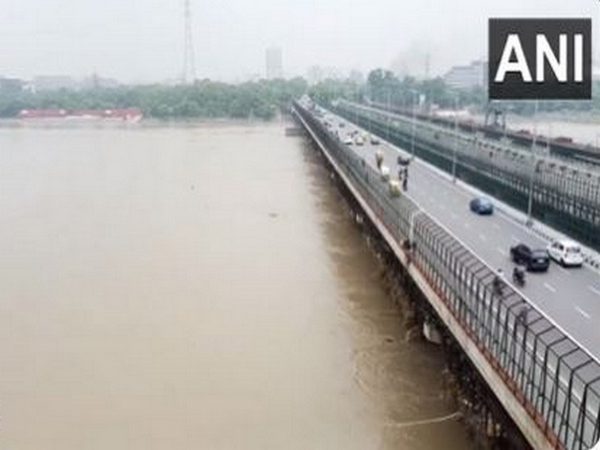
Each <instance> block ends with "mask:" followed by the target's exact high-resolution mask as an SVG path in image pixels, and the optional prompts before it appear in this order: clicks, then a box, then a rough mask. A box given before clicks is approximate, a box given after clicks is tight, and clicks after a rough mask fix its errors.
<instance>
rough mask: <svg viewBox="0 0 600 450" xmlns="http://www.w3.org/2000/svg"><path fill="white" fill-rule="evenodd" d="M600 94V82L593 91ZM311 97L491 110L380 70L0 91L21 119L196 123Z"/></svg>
mask: <svg viewBox="0 0 600 450" xmlns="http://www.w3.org/2000/svg"><path fill="white" fill-rule="evenodd" d="M593 90H594V92H600V82H595V83H594V85H593ZM305 93H308V94H309V95H311V96H312V97H313V99H314V100H315V101H317V102H318V103H321V104H325V105H327V104H329V103H330V102H331V101H333V100H334V99H336V98H345V99H348V100H353V101H366V100H367V99H368V100H370V101H373V102H379V103H382V104H388V105H390V106H395V107H405V108H411V107H412V106H413V105H414V104H415V102H417V101H419V98H421V99H424V105H423V106H424V107H425V108H428V107H431V106H433V105H437V106H438V107H440V108H447V109H451V108H454V107H455V105H456V103H457V102H458V104H459V105H460V107H461V108H471V109H472V110H474V111H483V110H484V109H485V108H486V106H487V105H488V100H487V94H486V91H485V89H484V88H477V89H471V90H457V89H453V88H451V87H450V86H448V85H446V84H445V83H444V81H443V79H442V78H439V77H438V78H433V79H429V80H417V79H415V78H412V77H404V78H402V79H400V78H398V77H397V76H396V75H394V74H393V73H392V72H390V71H388V70H383V69H376V70H373V71H371V72H370V73H369V75H368V77H367V81H366V82H365V83H360V82H357V81H353V80H350V79H346V80H337V79H336V80H334V79H328V80H324V81H322V82H320V83H317V84H315V85H313V86H310V87H309V86H308V83H307V82H306V81H305V80H304V79H303V78H294V79H291V80H269V81H267V80H261V81H257V82H247V83H242V84H227V83H220V82H215V81H210V80H202V81H197V82H196V83H194V84H193V85H179V86H166V85H158V84H157V85H146V86H121V87H116V88H95V89H84V90H66V89H62V90H56V91H40V92H38V93H32V92H29V91H27V90H22V89H21V88H20V86H18V87H14V86H11V87H6V86H4V87H3V86H2V85H0V117H15V116H16V115H17V114H18V112H19V111H20V110H22V109H36V108H61V109H95V108H101V109H114V108H132V107H137V108H140V109H141V110H142V111H143V113H144V115H146V116H147V117H155V118H160V119H169V118H175V119H191V118H239V119H247V118H256V119H264V120H268V119H271V118H273V117H274V116H275V115H276V114H277V110H278V108H280V107H285V106H286V105H288V104H289V102H290V101H291V100H292V99H296V98H299V97H301V96H302V95H303V94H305ZM499 107H500V108H503V109H506V110H508V111H511V112H513V113H517V114H533V110H534V102H532V101H513V102H508V101H505V102H502V103H501V104H500V105H499ZM539 111H540V112H544V111H545V112H566V113H570V112H574V111H578V112H582V113H583V114H588V113H594V112H598V113H600V97H595V98H594V99H593V100H591V101H540V102H539Z"/></svg>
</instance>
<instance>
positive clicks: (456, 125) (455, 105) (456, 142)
mask: <svg viewBox="0 0 600 450" xmlns="http://www.w3.org/2000/svg"><path fill="white" fill-rule="evenodd" d="M457 147H458V94H457V95H456V97H455V98H454V147H453V151H452V182H453V183H456V151H457V150H458V149H457Z"/></svg>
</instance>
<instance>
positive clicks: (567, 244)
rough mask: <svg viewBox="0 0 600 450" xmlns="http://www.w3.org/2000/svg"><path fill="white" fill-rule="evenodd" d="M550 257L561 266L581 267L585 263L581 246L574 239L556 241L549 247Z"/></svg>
mask: <svg viewBox="0 0 600 450" xmlns="http://www.w3.org/2000/svg"><path fill="white" fill-rule="evenodd" d="M547 250H548V255H550V258H552V259H553V260H555V261H556V262H557V263H559V264H560V265H561V266H575V267H580V266H581V265H582V264H583V255H582V253H581V247H580V246H579V244H578V243H577V242H573V241H556V242H553V243H552V244H550V245H549V246H548V248H547Z"/></svg>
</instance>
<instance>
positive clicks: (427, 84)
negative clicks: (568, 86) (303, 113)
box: [311, 69, 600, 115]
mask: <svg viewBox="0 0 600 450" xmlns="http://www.w3.org/2000/svg"><path fill="white" fill-rule="evenodd" d="M592 91H593V93H597V92H600V81H595V82H594V83H593V85H592ZM311 92H312V93H313V94H314V98H315V100H317V101H320V102H321V103H325V104H326V103H328V102H329V101H331V100H332V99H334V98H345V99H348V100H355V101H356V100H359V101H364V100H366V99H370V100H371V101H373V102H378V103H382V104H387V105H390V106H394V107H405V108H411V107H412V106H413V105H414V103H415V102H417V101H419V96H420V95H422V96H423V98H424V103H425V105H424V106H425V107H426V108H427V107H430V106H433V105H437V106H439V107H440V108H446V109H452V108H454V107H455V105H456V103H457V102H458V105H460V108H471V109H472V110H474V111H480V112H481V111H484V110H485V108H486V107H487V105H488V99H487V90H486V88H482V87H479V88H474V89H469V90H461V89H454V88H452V87H450V86H448V85H447V84H446V83H445V82H444V80H443V79H442V78H439V77H438V78H433V79H428V80H417V79H415V78H413V77H404V78H403V79H400V78H398V77H397V76H396V75H394V74H393V73H392V72H390V71H388V70H384V69H376V70H373V71H371V72H370V73H369V76H368V77H367V82H366V83H365V84H364V85H356V84H352V83H350V82H349V81H337V80H327V81H325V82H323V83H319V84H318V85H316V86H313V87H312V88H311ZM592 97H593V98H592V100H590V101H540V102H539V103H538V111H540V112H565V113H570V112H583V113H593V112H597V113H600V96H596V95H593V96H592ZM498 106H499V107H500V108H503V109H505V110H507V111H510V112H513V113H516V114H523V115H532V114H533V112H534V108H535V106H534V102H533V101H531V100H521V101H503V102H501V103H500V104H499V105H498Z"/></svg>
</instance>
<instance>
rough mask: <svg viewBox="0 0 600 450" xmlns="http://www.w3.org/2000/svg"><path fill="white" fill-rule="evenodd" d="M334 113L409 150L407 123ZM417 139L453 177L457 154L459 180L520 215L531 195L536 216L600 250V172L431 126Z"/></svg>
mask: <svg viewBox="0 0 600 450" xmlns="http://www.w3.org/2000/svg"><path fill="white" fill-rule="evenodd" d="M334 111H335V112H336V113H338V114H340V115H341V116H343V117H346V118H347V119H349V120H352V121H357V122H358V124H359V125H362V126H364V127H365V128H367V129H368V130H370V131H371V132H373V133H375V134H377V135H379V136H382V137H383V136H386V137H389V140H391V141H392V142H394V143H396V144H399V145H401V146H404V147H405V148H408V146H409V145H410V142H411V137H412V133H413V128H412V121H411V119H409V118H407V117H404V116H395V115H391V114H390V113H388V112H386V111H378V110H376V109H374V108H370V107H365V106H362V105H357V104H352V103H348V102H340V103H339V104H338V105H337V107H335V108H334ZM414 135H415V151H416V153H417V154H418V155H419V156H420V157H422V158H424V159H426V160H428V161H429V162H431V163H433V164H434V165H436V166H438V167H439V168H441V169H443V170H445V171H448V172H450V171H451V170H452V169H451V167H452V161H453V158H454V152H456V175H457V177H458V178H462V179H464V180H465V181H467V182H468V183H470V184H472V185H474V186H476V187H478V188H480V189H482V190H484V191H487V192H489V193H491V194H493V195H496V196H498V197H500V198H502V199H503V200H505V201H506V202H507V203H510V204H512V205H513V206H515V207H517V208H518V209H521V210H526V209H527V203H528V197H529V194H530V189H531V196H532V202H533V208H532V209H533V215H534V216H536V217H538V218H539V219H540V220H542V221H543V222H545V223H548V224H549V225H552V226H554V227H556V228H557V229H559V230H562V231H564V232H566V233H567V234H570V235H572V236H574V237H575V238H577V239H579V240H581V241H582V242H584V243H586V244H588V245H590V246H591V247H593V248H595V249H596V250H599V249H600V172H598V171H593V170H586V169H584V168H582V167H578V166H574V165H569V164H566V163H564V162H561V161H560V160H556V159H554V158H552V157H549V156H547V155H543V154H538V155H535V156H532V153H531V152H529V151H525V150H523V149H519V148H515V147H510V146H507V145H503V144H502V143H498V142H491V141H486V140H481V139H478V138H477V137H476V136H474V135H472V134H465V133H461V132H455V131H454V130H452V129H449V128H446V127H442V126H439V125H435V124H431V123H425V122H417V124H416V126H415V127H414ZM532 177H533V180H532Z"/></svg>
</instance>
